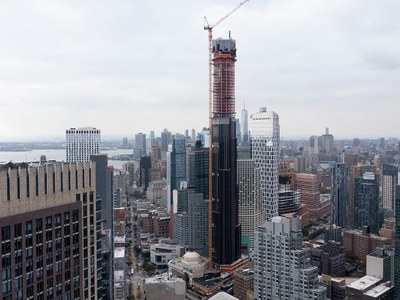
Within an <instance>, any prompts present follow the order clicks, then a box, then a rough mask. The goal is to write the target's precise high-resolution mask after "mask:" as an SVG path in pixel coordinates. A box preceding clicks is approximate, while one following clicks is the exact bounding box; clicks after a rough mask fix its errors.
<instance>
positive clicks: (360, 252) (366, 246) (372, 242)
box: [343, 226, 392, 262]
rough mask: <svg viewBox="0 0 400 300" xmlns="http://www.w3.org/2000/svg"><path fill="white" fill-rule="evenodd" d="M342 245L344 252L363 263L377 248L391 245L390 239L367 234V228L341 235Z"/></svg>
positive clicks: (348, 231)
mask: <svg viewBox="0 0 400 300" xmlns="http://www.w3.org/2000/svg"><path fill="white" fill-rule="evenodd" d="M343 244H344V250H345V252H351V253H353V254H354V255H355V256H356V257H357V258H358V259H360V260H362V261H364V262H365V260H366V258H367V255H368V254H369V253H371V252H373V251H375V249H376V248H377V247H383V246H385V245H391V244H392V239H390V238H387V237H383V236H379V235H375V234H369V231H368V227H367V226H365V227H364V228H363V230H362V231H361V230H346V231H345V232H344V234H343Z"/></svg>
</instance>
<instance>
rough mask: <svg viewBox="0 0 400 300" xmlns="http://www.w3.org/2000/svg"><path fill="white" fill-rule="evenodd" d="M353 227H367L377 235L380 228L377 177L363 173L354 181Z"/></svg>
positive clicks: (371, 173)
mask: <svg viewBox="0 0 400 300" xmlns="http://www.w3.org/2000/svg"><path fill="white" fill-rule="evenodd" d="M355 226H356V227H357V228H359V229H361V228H362V227H363V226H369V228H370V231H371V233H375V234H377V233H378V232H379V229H380V227H381V219H380V213H379V175H378V174H375V173H373V172H365V173H364V174H363V175H362V176H361V177H357V178H356V179H355Z"/></svg>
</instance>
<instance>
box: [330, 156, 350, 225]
mask: <svg viewBox="0 0 400 300" xmlns="http://www.w3.org/2000/svg"><path fill="white" fill-rule="evenodd" d="M348 176H349V169H348V167H347V166H346V164H345V163H334V164H333V166H332V184H331V195H332V212H331V216H332V222H331V223H332V224H335V225H337V226H340V227H342V228H346V227H347V226H348V225H349V222H348V212H349V189H348V182H349V180H348Z"/></svg>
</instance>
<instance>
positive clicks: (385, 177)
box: [382, 164, 399, 213]
mask: <svg viewBox="0 0 400 300" xmlns="http://www.w3.org/2000/svg"><path fill="white" fill-rule="evenodd" d="M398 171H399V170H398V169H397V167H396V166H393V165H389V164H383V165H382V208H383V209H385V210H387V211H390V212H392V213H394V211H395V199H396V184H397V183H398V176H399V175H398Z"/></svg>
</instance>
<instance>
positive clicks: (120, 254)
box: [114, 247, 125, 258]
mask: <svg viewBox="0 0 400 300" xmlns="http://www.w3.org/2000/svg"><path fill="white" fill-rule="evenodd" d="M124 257H125V247H117V248H115V249H114V258H124Z"/></svg>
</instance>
